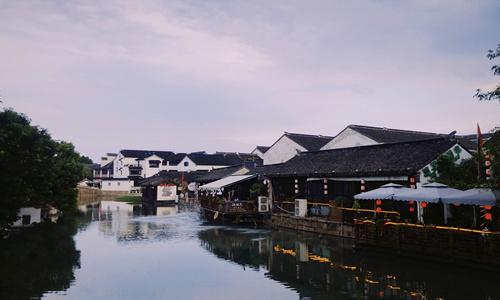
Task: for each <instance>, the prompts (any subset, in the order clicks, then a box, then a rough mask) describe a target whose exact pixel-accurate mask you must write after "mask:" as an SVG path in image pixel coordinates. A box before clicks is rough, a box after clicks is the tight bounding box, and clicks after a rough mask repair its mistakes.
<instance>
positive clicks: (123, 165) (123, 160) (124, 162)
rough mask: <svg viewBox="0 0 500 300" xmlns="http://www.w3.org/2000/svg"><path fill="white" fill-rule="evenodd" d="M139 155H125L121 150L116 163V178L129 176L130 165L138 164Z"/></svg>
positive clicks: (114, 175)
mask: <svg viewBox="0 0 500 300" xmlns="http://www.w3.org/2000/svg"><path fill="white" fill-rule="evenodd" d="M136 159H137V157H124V156H123V154H122V153H121V152H120V153H118V156H117V157H116V159H115V163H114V168H115V169H114V174H113V177H114V178H128V176H129V175H130V174H129V169H128V166H130V165H133V166H135V165H137V164H138V162H137V160H136Z"/></svg>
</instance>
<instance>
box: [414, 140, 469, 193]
mask: <svg viewBox="0 0 500 300" xmlns="http://www.w3.org/2000/svg"><path fill="white" fill-rule="evenodd" d="M445 153H447V154H448V155H450V156H451V155H452V156H453V160H454V161H455V164H459V163H461V162H462V161H463V160H464V159H469V158H471V157H472V155H471V154H470V153H469V152H468V151H467V150H465V149H464V148H463V147H462V146H460V145H459V144H456V145H455V146H453V147H451V149H449V150H448V151H447V152H445ZM443 154H444V153H443ZM435 163H436V160H434V161H433V162H431V163H430V164H428V165H427V166H425V167H424V168H422V170H420V171H419V177H420V184H419V185H418V186H421V185H423V184H426V183H428V182H429V181H430V180H431V179H432V178H434V176H437V175H438V173H437V170H436V169H435V167H434V164H435Z"/></svg>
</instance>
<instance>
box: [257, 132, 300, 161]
mask: <svg viewBox="0 0 500 300" xmlns="http://www.w3.org/2000/svg"><path fill="white" fill-rule="evenodd" d="M297 150H300V151H307V150H306V149H305V148H304V147H302V146H300V145H299V144H297V143H295V142H294V141H292V140H291V139H289V138H288V137H287V136H285V135H283V136H282V137H281V138H280V139H279V140H278V141H277V142H276V143H274V145H272V146H271V148H269V149H268V150H267V151H266V153H264V155H263V156H264V158H263V160H264V165H272V164H279V163H282V162H286V161H288V160H289V159H291V158H292V157H294V156H295V155H297Z"/></svg>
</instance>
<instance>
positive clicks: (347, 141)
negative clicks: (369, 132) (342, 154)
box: [321, 128, 378, 150]
mask: <svg viewBox="0 0 500 300" xmlns="http://www.w3.org/2000/svg"><path fill="white" fill-rule="evenodd" d="M376 144H378V143H377V142H376V141H374V140H372V139H370V138H368V137H366V136H364V135H362V134H360V133H359V132H357V131H354V130H352V129H351V128H346V129H345V130H344V131H342V132H341V133H339V134H338V135H337V136H336V137H335V138H333V140H331V141H330V142H328V144H326V145H324V146H323V147H322V148H321V150H328V149H339V148H350V147H358V146H368V145H376Z"/></svg>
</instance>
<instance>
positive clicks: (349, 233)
mask: <svg viewBox="0 0 500 300" xmlns="http://www.w3.org/2000/svg"><path fill="white" fill-rule="evenodd" d="M271 223H272V225H274V226H276V227H283V228H288V229H293V230H300V231H308V232H314V233H319V234H328V235H334V236H341V237H347V238H354V237H355V233H354V226H353V225H346V224H344V223H342V222H336V221H331V220H327V219H322V218H317V217H312V218H309V217H295V216H289V215H283V214H281V215H273V216H272V217H271Z"/></svg>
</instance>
